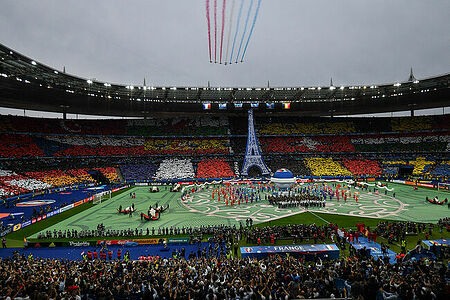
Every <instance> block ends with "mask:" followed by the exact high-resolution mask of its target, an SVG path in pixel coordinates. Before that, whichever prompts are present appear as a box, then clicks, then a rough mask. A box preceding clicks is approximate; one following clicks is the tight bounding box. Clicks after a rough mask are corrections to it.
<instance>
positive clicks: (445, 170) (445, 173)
mask: <svg viewBox="0 0 450 300" xmlns="http://www.w3.org/2000/svg"><path fill="white" fill-rule="evenodd" d="M430 174H431V175H433V176H438V177H449V176H450V161H448V160H447V161H443V162H441V163H440V164H439V165H437V166H436V167H435V168H434V169H433V170H432V171H431V172H430Z"/></svg>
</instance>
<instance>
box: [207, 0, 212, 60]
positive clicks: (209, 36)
mask: <svg viewBox="0 0 450 300" xmlns="http://www.w3.org/2000/svg"><path fill="white" fill-rule="evenodd" d="M206 20H207V21H208V42H209V62H212V58H211V20H210V18H209V0H206Z"/></svg>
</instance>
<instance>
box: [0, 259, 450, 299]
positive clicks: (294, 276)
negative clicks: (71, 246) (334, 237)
mask: <svg viewBox="0 0 450 300" xmlns="http://www.w3.org/2000/svg"><path fill="white" fill-rule="evenodd" d="M0 262H1V263H0V282H1V284H0V286H1V289H0V297H1V299H208V300H210V299H294V298H297V299H298V298H303V299H304V298H323V297H327V298H333V297H352V298H353V299H446V296H448V294H446V289H448V288H449V287H448V285H447V286H446V283H445V278H446V277H447V278H448V276H449V275H450V274H449V272H448V268H447V267H446V266H445V265H443V264H441V263H436V262H429V261H423V260H421V261H415V262H405V263H402V264H400V263H397V264H395V265H390V264H385V263H383V262H382V261H381V260H378V261H376V260H373V259H372V258H360V259H356V258H355V259H341V260H336V261H321V260H316V261H315V262H312V263H309V262H304V261H302V260H299V259H296V258H293V257H287V258H286V257H279V256H272V257H269V258H267V259H264V260H259V261H257V260H251V259H225V257H220V258H215V257H212V258H201V259H197V258H195V259H190V260H185V259H184V258H179V259H165V258H157V257H155V258H153V259H152V260H150V261H128V262H125V261H120V260H115V261H109V262H106V261H67V260H56V259H26V258H25V257H20V256H18V255H16V256H15V257H14V258H11V259H5V260H2V261H0Z"/></svg>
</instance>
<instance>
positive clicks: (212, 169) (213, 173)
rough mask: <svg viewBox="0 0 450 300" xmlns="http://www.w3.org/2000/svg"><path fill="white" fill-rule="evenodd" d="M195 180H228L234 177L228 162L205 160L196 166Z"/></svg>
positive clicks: (215, 159) (218, 159)
mask: <svg viewBox="0 0 450 300" xmlns="http://www.w3.org/2000/svg"><path fill="white" fill-rule="evenodd" d="M196 177H197V178H229V177H234V172H233V170H232V169H231V166H230V164H229V162H227V161H226V160H225V159H223V158H205V159H202V160H201V161H200V162H199V163H198V165H197V175H196Z"/></svg>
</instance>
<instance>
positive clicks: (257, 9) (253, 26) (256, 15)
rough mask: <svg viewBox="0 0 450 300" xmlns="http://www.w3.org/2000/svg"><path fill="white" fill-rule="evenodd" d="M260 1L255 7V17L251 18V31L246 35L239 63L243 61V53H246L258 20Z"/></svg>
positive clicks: (259, 0)
mask: <svg viewBox="0 0 450 300" xmlns="http://www.w3.org/2000/svg"><path fill="white" fill-rule="evenodd" d="M261 1H262V0H258V5H257V6H256V12H255V17H254V18H253V24H252V27H251V29H250V33H249V34H248V39H247V42H246V43H245V48H244V52H242V58H241V61H243V60H244V56H245V52H247V47H248V43H249V42H250V38H251V37H252V34H253V29H254V28H255V24H256V19H257V18H258V13H259V7H260V6H261Z"/></svg>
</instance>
